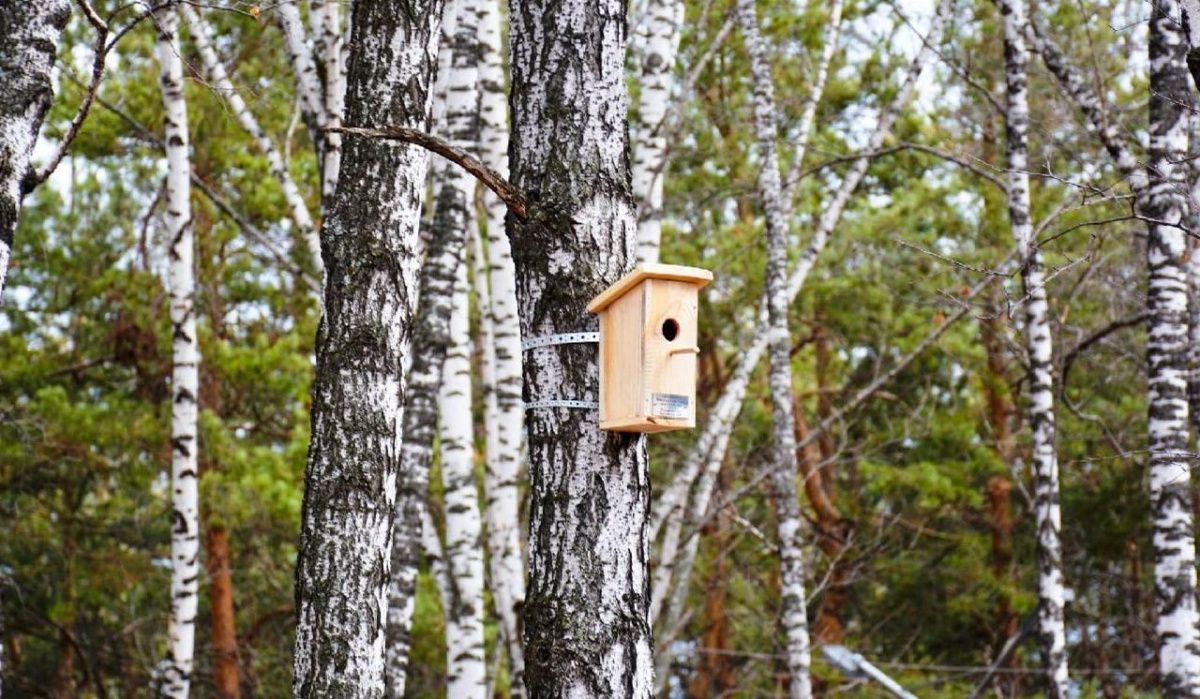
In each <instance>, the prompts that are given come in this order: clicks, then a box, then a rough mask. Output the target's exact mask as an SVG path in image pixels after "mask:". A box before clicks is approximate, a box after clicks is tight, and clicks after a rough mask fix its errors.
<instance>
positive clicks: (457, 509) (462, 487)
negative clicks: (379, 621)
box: [439, 264, 487, 699]
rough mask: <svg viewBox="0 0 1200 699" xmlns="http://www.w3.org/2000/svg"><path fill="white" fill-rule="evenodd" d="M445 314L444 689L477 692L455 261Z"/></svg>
mask: <svg viewBox="0 0 1200 699" xmlns="http://www.w3.org/2000/svg"><path fill="white" fill-rule="evenodd" d="M452 306H453V310H452V311H451V314H450V347H449V349H448V351H447V353H446V361H445V364H444V368H443V370H442V390H441V394H440V396H439V414H440V422H441V450H442V484H443V486H444V489H445V491H444V492H445V498H446V562H447V564H448V568H449V570H450V580H451V581H452V583H453V587H452V594H451V595H450V597H451V599H450V606H449V607H448V608H447V609H446V646H447V654H446V690H447V691H446V694H447V696H448V697H452V698H454V699H458V698H464V699H465V698H468V697H479V698H481V699H482V697H484V695H485V694H486V690H487V664H486V660H485V656H484V648H483V613H484V606H483V523H482V521H481V518H480V514H479V496H478V491H477V490H476V486H475V449H474V444H473V440H474V431H473V424H472V420H471V418H472V416H473V414H474V413H473V411H472V409H471V333H470V319H469V314H470V301H469V298H468V293H467V266H466V265H465V264H460V265H459V266H458V272H457V275H456V278H455V283H454V295H453V297H452Z"/></svg>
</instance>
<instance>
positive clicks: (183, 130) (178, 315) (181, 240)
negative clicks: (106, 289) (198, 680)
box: [154, 8, 200, 697]
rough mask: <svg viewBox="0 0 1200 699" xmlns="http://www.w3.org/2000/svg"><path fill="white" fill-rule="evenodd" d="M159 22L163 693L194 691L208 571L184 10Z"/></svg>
mask: <svg viewBox="0 0 1200 699" xmlns="http://www.w3.org/2000/svg"><path fill="white" fill-rule="evenodd" d="M154 23H155V25H156V26H157V28H158V46H157V50H158V63H159V69H160V77H159V83H160V85H161V87H162V99H163V112H164V116H163V130H164V133H163V142H164V144H165V146H166V154H167V185H166V192H167V199H166V201H167V206H166V213H165V220H166V233H167V240H169V241H170V249H169V250H168V255H167V256H168V259H169V261H170V270H169V278H168V285H169V293H170V312H171V327H172V332H171V616H170V623H169V628H168V643H169V649H168V652H167V657H166V658H165V659H164V660H163V664H162V666H161V668H160V674H159V681H160V683H161V686H160V692H161V693H162V694H163V695H165V696H170V697H186V696H187V695H188V690H189V688H190V686H191V680H192V663H193V655H194V652H195V635H196V608H197V606H198V602H199V594H198V592H199V583H198V580H199V578H200V560H199V556H200V493H199V488H198V485H199V484H198V480H197V474H198V468H199V466H198V461H197V455H198V448H199V445H198V443H197V439H196V430H197V420H198V418H199V405H198V403H197V398H198V396H199V395H200V345H199V343H198V342H197V337H196V309H195V296H196V268H195V241H194V239H193V235H192V206H191V193H192V192H191V174H192V166H191V156H190V147H189V145H188V121H187V103H186V102H185V101H184V95H183V59H182V57H181V55H180V47H179V34H178V31H179V17H178V16H177V15H176V13H175V10H174V8H168V9H165V10H160V11H158V12H156V13H155V15H154Z"/></svg>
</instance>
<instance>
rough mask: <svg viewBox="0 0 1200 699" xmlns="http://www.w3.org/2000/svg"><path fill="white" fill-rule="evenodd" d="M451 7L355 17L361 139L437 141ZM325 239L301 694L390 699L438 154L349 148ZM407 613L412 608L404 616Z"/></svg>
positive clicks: (354, 80)
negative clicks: (413, 360)
mask: <svg viewBox="0 0 1200 699" xmlns="http://www.w3.org/2000/svg"><path fill="white" fill-rule="evenodd" d="M440 18H441V4H440V3H439V2H437V0H433V1H432V2H417V3H416V4H414V3H411V2H406V3H399V2H392V1H380V2H359V3H355V4H354V20H353V37H352V40H351V50H350V61H349V63H350V67H349V77H348V86H347V99H346V104H347V105H348V106H349V111H348V113H347V118H348V121H349V123H350V124H352V125H355V126H371V127H378V126H403V127H408V128H415V129H421V130H425V129H428V128H429V114H430V106H431V105H430V94H431V93H430V87H431V84H432V73H433V67H434V60H435V57H436V54H437V44H438V25H439V24H440ZM345 145H346V155H347V157H346V159H345V167H344V168H342V171H341V174H340V175H339V179H338V186H337V189H336V191H335V193H334V196H333V201H332V206H331V209H330V215H329V218H328V219H327V220H326V221H325V226H324V228H323V230H322V236H321V243H322V250H323V252H324V259H325V269H326V284H325V316H324V318H323V320H322V325H321V331H320V332H319V334H318V344H317V370H316V379H315V382H314V385H313V407H312V414H313V418H312V420H313V427H312V435H313V436H312V444H311V446H310V447H309V458H308V469H307V474H306V478H305V495H304V507H303V513H302V529H301V538H300V553H299V559H298V561H297V573H296V588H297V592H296V598H297V605H296V606H297V610H298V615H299V620H298V624H297V629H296V653H295V680H294V681H295V684H294V688H295V693H296V694H297V695H298V696H303V697H309V696H338V697H378V696H380V695H382V694H383V692H384V662H383V657H384V643H385V637H384V630H385V624H386V620H387V610H388V608H389V606H393V607H394V606H397V605H396V604H395V603H394V600H389V595H388V591H389V588H388V582H389V579H390V571H391V560H392V559H391V557H390V556H388V555H386V554H382V555H381V552H386V551H388V550H390V548H391V537H392V520H393V516H394V513H395V505H396V493H397V483H398V482H400V483H403V482H404V480H405V478H406V477H407V476H408V475H409V473H408V471H409V466H408V464H407V463H405V464H401V461H400V441H401V439H400V436H401V428H402V426H403V424H404V409H403V407H404V404H405V394H406V381H405V376H404V366H405V363H406V361H407V355H408V354H409V343H410V337H409V331H410V330H409V329H410V322H411V316H412V307H413V297H414V295H415V290H416V283H417V267H418V256H417V254H416V253H417V248H418V229H417V226H418V221H419V220H420V213H421V200H422V197H423V194H424V190H425V173H426V170H427V166H428V160H429V158H428V155H427V154H426V153H425V152H424V151H423V150H422V149H420V148H419V147H417V146H412V145H408V144H402V143H395V142H389V141H377V140H371V139H366V138H360V137H350V138H347V139H346V143H345ZM401 606H402V605H401Z"/></svg>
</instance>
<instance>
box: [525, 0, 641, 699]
mask: <svg viewBox="0 0 1200 699" xmlns="http://www.w3.org/2000/svg"><path fill="white" fill-rule="evenodd" d="M511 20H512V97H511V104H512V115H513V133H512V142H511V144H510V147H509V155H510V157H511V159H512V160H511V172H512V179H513V182H514V184H516V185H517V186H518V187H520V188H521V189H522V190H523V191H524V192H525V193H526V194H527V195H528V197H529V200H530V202H531V207H530V216H529V220H528V221H517V220H516V219H514V218H513V217H512V216H511V215H510V217H509V219H508V223H509V236H510V238H511V239H512V248H513V258H514V262H515V264H516V270H517V302H518V309H519V313H520V316H521V332H522V334H523V336H524V337H526V338H531V337H538V336H542V335H552V334H556V333H566V332H572V331H578V330H585V329H594V328H595V327H596V324H597V323H596V319H595V318H594V317H592V316H591V315H590V314H589V313H588V312H587V309H586V306H587V303H588V301H590V300H591V299H592V298H593V297H595V296H596V295H597V294H599V293H600V292H601V291H603V290H604V289H606V288H607V287H608V286H609V285H611V284H612V283H613V282H615V281H616V280H617V279H619V278H620V277H621V276H622V275H623V274H624V273H625V272H627V271H628V270H629V269H630V267H631V266H632V264H633V261H634V257H635V253H636V244H637V220H636V217H635V215H634V208H633V196H632V194H631V191H630V174H629V173H630V170H629V139H628V133H627V132H628V124H627V120H628V116H627V107H628V96H627V94H626V88H625V72H624V57H625V42H626V18H625V3H624V2H622V1H621V0H598V1H597V2H594V3H583V4H571V3H562V2H558V1H557V0H514V1H513V2H512V4H511ZM524 374H525V400H526V401H534V400H546V399H554V398H570V399H583V400H596V399H597V398H598V395H599V385H598V381H599V367H598V353H597V351H596V347H595V346H592V345H557V346H551V347H545V348H539V349H536V350H533V351H530V352H528V353H526V355H525V369H524ZM526 417H527V424H526V429H527V435H528V445H529V471H530V481H531V483H530V486H531V487H530V499H531V502H530V544H529V559H530V560H529V565H530V569H529V593H528V597H527V599H526V603H525V610H524V613H525V644H526V653H525V661H526V676H525V680H526V686H527V687H528V689H529V693H530V695H531V696H533V697H565V696H573V697H649V696H650V694H651V692H652V674H653V669H652V668H653V663H652V660H651V650H650V648H651V637H650V624H649V619H648V601H649V589H648V588H649V586H648V577H647V575H648V571H647V565H648V560H649V551H648V548H649V546H648V542H647V536H646V535H647V531H646V519H647V516H648V510H649V499H650V479H649V473H648V470H647V461H646V444H645V439H644V438H642V437H641V436H640V435H630V434H617V433H605V432H601V431H600V429H599V427H598V419H597V414H596V411H595V410H583V409H572V408H538V409H535V410H530V411H528V412H527V413H526Z"/></svg>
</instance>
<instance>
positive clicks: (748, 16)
mask: <svg viewBox="0 0 1200 699" xmlns="http://www.w3.org/2000/svg"><path fill="white" fill-rule="evenodd" d="M754 2H755V0H738V2H737V13H738V19H739V21H740V23H741V27H742V38H743V40H744V41H745V44H746V50H747V51H748V52H749V54H750V71H751V75H752V76H753V79H754V135H755V141H756V143H757V147H758V157H759V161H760V162H759V165H758V167H759V170H758V196H759V199H760V200H761V202H762V207H763V213H764V218H765V220H766V229H767V272H766V305H767V318H768V339H767V350H768V354H769V356H770V380H769V383H770V387H771V406H772V414H773V417H774V420H773V427H772V430H771V432H772V436H771V446H772V449H771V459H772V462H773V465H772V469H771V481H772V490H773V491H774V492H773V495H774V498H775V516H776V520H777V523H778V536H779V577H780V582H779V592H780V597H781V599H780V617H781V625H782V627H783V633H784V637H785V639H786V641H787V650H786V659H785V660H786V664H787V669H788V674H789V675H790V677H789V682H788V695H789V696H790V697H791V698H792V699H809V697H811V696H812V677H811V675H810V672H809V667H810V666H811V664H812V658H811V657H810V651H809V638H808V612H807V609H806V608H805V607H806V604H807V601H808V598H807V595H806V594H805V592H804V576H805V570H804V548H803V547H804V537H803V535H802V533H801V517H800V500H799V498H800V492H799V489H798V488H797V482H796V471H797V470H798V468H799V463H798V462H797V460H796V432H795V429H796V428H795V418H794V413H793V410H794V408H793V405H792V333H791V330H790V328H789V325H788V311H789V309H790V306H791V304H790V301H791V297H790V296H789V295H788V293H787V271H788V270H787V267H788V213H789V211H790V209H791V207H789V206H788V205H787V204H786V202H785V201H784V198H783V185H782V182H781V181H780V176H779V155H778V152H777V151H778V146H777V144H776V139H777V138H778V137H779V133H778V129H777V127H776V125H775V110H776V105H775V80H774V77H773V76H772V75H771V60H770V56H768V54H767V45H766V42H765V41H764V40H763V38H762V35H761V33H760V32H759V29H758V12H757V10H756V8H755V6H754Z"/></svg>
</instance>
